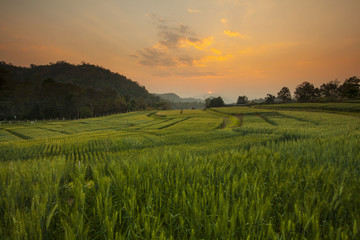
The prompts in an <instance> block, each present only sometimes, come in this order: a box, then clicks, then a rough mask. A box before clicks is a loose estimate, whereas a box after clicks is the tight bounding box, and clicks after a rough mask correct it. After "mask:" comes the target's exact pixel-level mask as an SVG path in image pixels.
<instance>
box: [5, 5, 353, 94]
mask: <svg viewBox="0 0 360 240" xmlns="http://www.w3.org/2000/svg"><path fill="white" fill-rule="evenodd" d="M359 12H360V1H359V0H302V1H292V0H191V1H190V0H181V1H178V0H131V1H130V0H128V1H125V0H76V1H75V0H61V1H60V0H59V1H55V0H31V1H29V0H1V1H0V36H1V37H0V61H5V62H8V63H12V64H14V65H17V66H29V65H30V64H36V65H43V64H49V63H50V62H52V63H54V62H57V61H66V62H69V63H73V64H81V63H82V62H86V63H91V64H95V65H99V66H102V67H105V68H108V69H110V70H111V71H113V72H118V73H120V74H122V75H125V76H126V77H128V78H130V79H132V80H134V81H137V82H138V83H139V84H140V85H143V86H145V87H146V89H147V90H148V91H149V92H151V93H169V92H174V93H176V94H178V95H179V96H181V97H197V98H204V96H205V95H206V94H207V93H208V92H210V91H211V92H213V93H217V94H220V95H221V96H224V97H225V98H227V99H230V100H233V101H236V99H237V97H238V96H242V95H246V96H248V98H249V99H254V98H261V97H262V98H264V97H265V96H266V94H268V93H269V94H273V95H276V94H277V93H278V92H279V90H280V89H281V88H282V87H284V86H286V87H289V89H290V91H291V92H293V91H294V90H295V87H296V86H297V85H299V84H300V83H302V82H304V81H308V82H311V83H313V84H314V85H315V86H317V87H318V86H320V85H321V84H322V83H325V82H329V81H331V80H335V79H338V80H340V81H343V80H345V79H347V78H349V77H351V76H360V24H359V23H360V14H359Z"/></svg>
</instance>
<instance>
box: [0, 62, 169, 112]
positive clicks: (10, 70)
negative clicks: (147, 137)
mask: <svg viewBox="0 0 360 240" xmlns="http://www.w3.org/2000/svg"><path fill="white" fill-rule="evenodd" d="M0 82H1V84H0V90H1V91H0V109H1V110H0V119H9V118H13V117H14V118H16V117H18V118H19V117H20V118H21V119H25V118H27V119H35V118H37V119H39V118H64V117H65V118H79V117H89V116H94V115H95V116H96V115H102V114H108V113H114V112H127V111H132V110H141V109H148V108H161V109H162V108H166V107H167V104H166V103H165V101H163V100H161V99H160V98H159V97H158V96H155V95H152V94H150V93H149V92H148V91H147V90H146V89H145V87H144V86H140V85H139V84H138V83H137V82H135V81H132V80H130V79H128V78H126V77H125V76H123V75H120V74H118V73H113V72H111V71H110V70H108V69H105V68H103V67H100V66H95V65H91V64H86V63H83V64H81V65H73V64H69V63H67V62H64V61H60V62H57V63H55V64H49V65H41V66H36V65H33V64H32V65H30V67H29V68H27V67H18V66H13V65H11V64H6V63H5V62H1V63H0Z"/></svg>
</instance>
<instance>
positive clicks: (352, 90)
mask: <svg viewBox="0 0 360 240" xmlns="http://www.w3.org/2000/svg"><path fill="white" fill-rule="evenodd" d="M339 91H340V93H341V95H342V96H343V97H347V98H349V99H354V98H358V97H360V79H359V78H357V77H355V76H354V77H351V78H349V79H346V80H345V81H344V83H343V84H342V85H341V86H340V87H339Z"/></svg>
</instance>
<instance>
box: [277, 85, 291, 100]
mask: <svg viewBox="0 0 360 240" xmlns="http://www.w3.org/2000/svg"><path fill="white" fill-rule="evenodd" d="M277 97H278V98H279V99H281V100H282V101H283V102H284V103H285V102H291V93H290V90H289V88H288V87H283V88H282V89H281V90H280V92H278V94H277Z"/></svg>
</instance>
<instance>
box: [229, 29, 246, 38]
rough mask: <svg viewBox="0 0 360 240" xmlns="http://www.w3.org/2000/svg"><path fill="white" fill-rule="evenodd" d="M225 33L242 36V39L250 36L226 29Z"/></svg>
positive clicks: (230, 35) (231, 35)
mask: <svg viewBox="0 0 360 240" xmlns="http://www.w3.org/2000/svg"><path fill="white" fill-rule="evenodd" d="M224 33H225V35H227V36H229V37H237V38H241V39H246V38H248V36H245V35H242V34H241V33H239V32H233V31H230V30H225V31H224Z"/></svg>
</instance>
